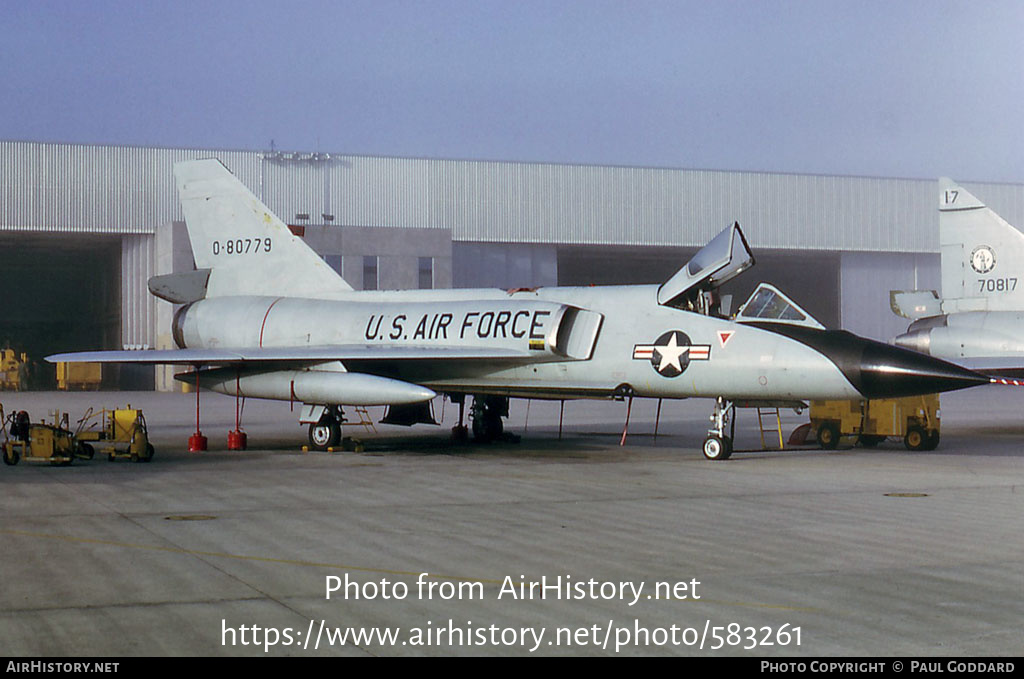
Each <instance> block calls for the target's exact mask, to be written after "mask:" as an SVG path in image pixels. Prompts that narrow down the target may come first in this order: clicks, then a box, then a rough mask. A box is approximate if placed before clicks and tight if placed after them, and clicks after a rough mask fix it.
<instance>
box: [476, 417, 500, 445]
mask: <svg viewBox="0 0 1024 679" xmlns="http://www.w3.org/2000/svg"><path fill="white" fill-rule="evenodd" d="M503 431H505V425H503V424H502V422H501V416H500V415H495V414H494V413H485V414H484V415H483V416H482V417H474V418H473V438H474V439H476V440H477V441H480V442H481V443H489V442H490V441H494V440H495V439H497V438H498V437H499V436H501V433H502V432H503Z"/></svg>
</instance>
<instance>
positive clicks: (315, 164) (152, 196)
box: [0, 141, 1024, 388]
mask: <svg viewBox="0 0 1024 679" xmlns="http://www.w3.org/2000/svg"><path fill="white" fill-rule="evenodd" d="M210 157H216V158H219V159H220V160H221V161H222V162H223V163H224V164H225V165H227V167H228V168H229V169H231V171H232V172H234V173H235V175H236V176H237V177H238V178H239V179H241V180H242V181H243V182H244V183H245V184H246V185H247V186H248V187H249V188H250V189H251V190H252V191H253V192H254V193H255V194H256V195H258V196H260V197H261V198H262V199H263V201H264V202H265V203H266V204H267V205H268V206H269V207H270V209H271V210H273V211H274V212H275V213H276V214H278V216H280V217H281V218H282V219H283V220H284V221H285V222H287V223H288V224H289V225H290V226H292V228H293V231H295V232H297V233H300V234H301V235H302V236H303V237H304V238H305V239H306V241H307V242H308V243H309V244H310V245H311V246H312V247H313V248H314V249H315V250H316V251H317V252H319V253H320V254H321V255H322V256H323V257H324V258H325V260H326V261H327V262H328V263H329V264H330V265H331V266H332V267H334V268H335V269H336V270H337V271H338V272H339V273H340V274H341V275H342V276H344V277H345V279H346V280H347V281H348V282H349V283H350V284H351V285H352V286H353V287H354V288H355V289H357V290H359V289H367V288H378V289H398V288H416V287H436V288H447V287H485V286H497V287H502V288H510V287H533V286H545V285H589V284H612V283H656V282H661V281H664V280H666V279H667V278H668V277H669V276H671V275H672V274H673V273H674V272H675V271H676V270H677V269H678V268H679V267H680V266H681V265H682V264H683V263H684V262H685V261H686V259H687V258H688V257H689V256H690V255H691V254H692V253H693V252H695V251H696V250H697V249H698V248H699V247H700V246H702V245H703V244H704V243H706V242H707V241H708V240H710V239H711V238H712V237H713V236H714V235H715V234H717V233H718V232H719V231H720V230H721V229H722V228H724V227H725V226H727V225H729V224H731V223H732V222H733V221H738V222H739V223H740V224H741V226H742V227H743V230H744V232H745V234H746V236H747V239H748V241H749V243H750V246H751V248H752V249H753V251H754V254H755V256H756V257H757V260H758V266H757V267H755V268H754V270H753V271H751V272H748V273H746V274H744V275H743V276H741V277H740V278H739V279H738V280H736V281H734V282H732V283H730V284H729V288H730V289H728V290H726V292H731V293H732V294H733V295H734V300H735V302H734V308H735V306H736V305H738V303H739V302H741V301H742V300H743V299H745V298H746V296H747V294H749V292H750V291H751V290H753V288H754V286H755V285H756V284H757V283H758V282H759V281H761V280H768V281H771V282H773V283H775V284H776V285H777V286H778V287H780V288H781V289H782V290H784V291H785V292H787V293H788V294H790V295H791V296H792V297H794V298H795V299H796V300H797V301H798V302H799V303H800V304H801V305H802V306H804V307H805V308H806V309H807V310H808V311H810V312H811V313H812V314H814V315H815V316H816V317H817V318H818V319H819V320H820V321H822V322H823V323H824V324H825V325H827V326H830V327H840V326H841V327H844V328H846V329H848V330H851V331H853V332H856V333H859V334H862V335H866V336H868V337H874V338H877V339H882V340H887V339H889V338H890V337H892V336H894V335H896V334H898V333H899V332H902V331H903V330H905V328H906V324H907V323H906V321H905V320H904V319H900V318H897V317H896V316H895V315H893V313H892V312H891V311H890V309H889V290H891V289H918V288H936V289H937V288H938V286H939V255H938V252H939V244H938V210H937V207H938V200H937V194H938V188H937V182H936V181H935V180H934V179H897V178H874V177H845V176H823V175H800V174H779V173H771V172H724V171H717V170H714V171H712V170H687V169H673V168H646V167H607V166H594V165H568V164H551V163H522V162H501V161H467V160H443V159H423V158H393V157H375V156H353V155H345V154H340V153H319V152H317V153H310V152H295V153H293V152H287V153H285V152H280V151H276V150H275V151H269V152H260V151H228V150H218V149H186V148H152V147H135V146H95V145H77V144H60V143H35V142H23V141H0V290H2V291H3V293H4V294H3V300H4V308H3V312H2V318H3V321H2V322H0V343H3V344H4V345H5V346H6V345H9V346H11V347H14V348H16V349H17V350H18V351H25V352H27V353H28V354H29V356H30V358H31V359H33V360H35V361H39V362H40V365H39V366H38V370H39V371H40V372H41V374H42V378H44V379H39V380H37V383H45V382H46V381H49V384H51V385H52V384H53V382H52V377H50V376H47V375H45V373H46V371H48V370H52V369H51V368H50V367H48V366H44V365H42V364H41V358H42V357H43V356H46V355H48V354H50V353H55V352H61V351H78V350H87V349H121V348H143V347H151V348H168V347H170V346H171V339H170V334H169V327H170V319H171V315H172V314H173V309H172V308H171V305H170V304H168V303H166V302H164V301H161V300H157V299H155V298H153V297H152V296H150V295H149V294H148V292H147V289H146V282H147V280H148V279H149V277H150V276H154V275H157V274H164V273H171V272H177V271H184V270H188V269H191V268H192V267H193V263H192V255H191V249H190V246H189V243H188V238H187V233H186V232H185V229H184V224H183V222H182V219H183V218H182V214H181V208H180V206H179V204H178V197H177V191H176V188H175V183H174V177H173V174H172V167H173V164H174V163H175V162H177V161H180V160H187V159H193V158H210ZM949 172H950V174H951V175H952V176H953V177H954V179H957V180H958V181H960V182H962V183H963V184H964V186H965V187H966V188H968V189H969V190H970V191H971V192H973V193H974V194H975V195H977V196H978V197H979V198H980V199H981V200H983V201H985V202H987V203H988V204H989V205H990V206H991V207H992V208H993V209H995V210H996V211H997V212H998V213H1000V214H1001V215H1002V216H1003V217H1004V218H1005V219H1006V220H1007V221H1009V222H1010V223H1011V224H1014V225H1024V185H1019V184H994V183H975V182H964V181H963V180H964V178H962V177H957V176H956V168H950V170H949ZM153 372H154V371H151V370H150V369H148V368H137V367H135V368H128V367H122V368H121V369H120V370H113V371H111V373H112V374H105V376H104V380H105V381H107V382H108V383H110V384H111V385H114V384H116V385H117V386H120V387H122V388H131V387H135V388H146V387H152V386H154V385H155V386H156V387H158V388H167V387H168V385H169V384H170V382H169V380H168V379H167V377H168V373H167V371H156V375H155V376H154V374H153ZM51 375H52V373H51Z"/></svg>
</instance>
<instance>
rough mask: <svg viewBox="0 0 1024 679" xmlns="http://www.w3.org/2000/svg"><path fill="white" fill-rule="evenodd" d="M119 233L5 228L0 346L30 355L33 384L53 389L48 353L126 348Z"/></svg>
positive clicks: (0, 246)
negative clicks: (80, 233)
mask: <svg viewBox="0 0 1024 679" xmlns="http://www.w3.org/2000/svg"><path fill="white" fill-rule="evenodd" d="M120 266H121V238H120V237H119V236H118V237H111V238H104V237H97V236H91V237H89V238H80V237H73V236H72V237H69V236H68V235H67V234H61V235H33V234H26V233H23V232H19V233H11V232H7V233H4V234H0V299H2V300H3V301H2V304H3V308H2V309H0V348H6V347H10V348H11V349H14V350H16V351H17V353H18V354H20V353H22V352H25V353H26V354H28V360H29V362H30V374H29V385H28V386H29V387H30V388H33V389H55V388H56V368H55V367H54V366H52V365H50V364H49V363H46V362H45V361H44V360H43V357H45V356H48V355H49V354H53V353H58V352H63V351H82V350H87V349H120V348H121V301H120Z"/></svg>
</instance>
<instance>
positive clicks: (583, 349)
mask: <svg viewBox="0 0 1024 679" xmlns="http://www.w3.org/2000/svg"><path fill="white" fill-rule="evenodd" d="M175 177H176V180H177V184H178V190H179V192H180V195H181V202H182V208H183V211H184V214H185V221H186V223H187V227H188V233H189V239H190V241H191V244H192V251H193V255H194V257H195V262H196V266H197V270H196V271H192V272H187V273H184V274H171V275H168V276H158V277H155V278H154V279H152V280H151V281H150V290H151V291H152V292H153V293H154V294H157V295H158V296H160V297H162V298H163V299H166V300H168V301H170V302H173V303H176V304H184V306H182V307H181V308H180V309H179V310H178V311H177V313H176V314H175V316H174V321H173V329H172V330H173V336H174V340H175V343H176V344H177V346H178V347H179V349H178V350H171V351H160V350H156V351H112V352H83V353H75V354H63V355H57V356H51V357H49V358H48V360H50V361H106V362H134V363H171V364H180V365H190V366H192V367H193V368H194V369H193V371H192V372H189V373H185V374H183V375H180V376H179V379H183V380H187V381H189V382H192V383H194V384H197V385H198V386H200V387H205V388H207V389H213V390H215V391H219V392H221V393H225V394H234V395H236V396H238V397H256V398H270V399H279V400H286V401H291V402H299V403H302V404H303V408H302V410H301V416H300V421H301V422H303V423H308V424H309V440H310V444H311V445H312V446H313V447H315V448H320V449H323V448H326V447H328V446H331V445H336V444H337V442H338V440H339V437H340V423H341V407H342V406H344V405H355V406H358V405H384V404H386V405H389V406H390V409H389V414H388V420H390V421H394V422H401V423H404V424H412V423H416V422H432V418H430V411H429V407H427V402H428V401H429V400H430V399H432V398H434V397H435V396H436V395H437V394H438V393H443V394H446V395H448V396H449V397H450V398H451V399H452V400H454V401H456V402H459V403H463V404H464V402H465V401H464V399H465V396H466V395H472V396H473V407H472V411H471V417H472V426H473V432H474V434H475V436H476V437H477V438H478V439H481V440H490V439H493V438H494V437H496V436H498V435H499V434H500V433H501V431H502V417H503V416H504V415H507V413H508V402H509V398H510V397H526V398H548V399H571V398H607V399H611V398H632V397H634V396H640V397H653V398H688V397H710V398H714V399H715V403H716V405H715V411H714V415H713V417H712V421H713V426H712V427H711V429H710V430H709V432H708V436H707V438H706V439H705V442H704V454H705V455H706V456H707V457H708V458H711V459H725V458H728V457H729V455H730V453H731V450H732V441H731V438H730V436H729V434H728V433H727V426H728V423H729V419H730V413H731V411H732V406H733V404H734V403H735V402H737V401H743V402H748V403H775V404H778V403H786V404H793V403H798V402H800V401H802V400H804V399H809V398H816V399H837V398H877V397H882V396H901V395H912V394H920V393H932V392H936V391H944V390H949V389H959V388H963V387H968V386H973V385H975V384H980V383H982V382H985V381H987V380H985V379H984V378H981V377H980V376H979V375H977V374H975V373H972V372H970V371H967V370H964V369H962V368H959V367H957V366H954V365H951V364H948V363H946V362H944V361H940V360H937V359H933V358H930V357H927V356H923V355H921V354H918V353H915V352H911V351H906V350H904V349H900V348H897V347H891V346H888V345H886V344H883V343H880V342H874V341H871V340H866V339H863V338H860V337H857V336H854V335H852V334H850V333H847V332H843V331H833V330H825V329H823V328H822V327H821V325H820V324H818V323H817V322H816V321H815V320H814V319H812V318H810V317H809V316H808V315H807V314H806V313H805V312H803V311H802V310H801V309H800V308H799V307H798V306H797V305H796V304H795V303H793V302H792V301H791V300H789V299H788V298H786V297H785V295H783V294H781V293H780V292H779V291H778V290H776V289H774V288H772V287H771V286H761V287H759V288H758V289H757V290H756V291H755V292H754V294H753V295H752V296H751V298H750V300H748V302H747V303H746V304H745V305H744V306H743V307H742V308H741V309H740V310H739V312H738V313H737V316H736V320H735V321H733V320H729V319H726V318H723V317H721V311H720V307H719V302H720V300H718V298H717V288H718V287H719V286H720V285H721V284H722V283H724V282H725V281H727V280H729V279H731V278H733V277H735V276H737V275H739V274H740V273H742V272H743V271H745V270H746V269H748V268H749V267H750V266H752V265H753V263H754V258H753V256H752V255H751V253H750V249H749V247H748V246H747V243H746V240H745V238H744V237H743V233H742V232H741V230H740V228H739V225H738V224H734V225H732V226H731V227H729V228H727V229H726V230H724V231H723V232H722V233H720V234H719V235H718V236H716V237H715V238H714V239H713V240H712V241H711V242H710V243H709V244H708V245H706V246H705V247H704V248H703V249H701V250H700V251H699V252H698V253H697V254H696V255H695V256H694V257H693V258H692V259H691V260H690V261H689V262H688V263H687V264H686V265H685V266H683V268H682V269H680V270H679V271H678V272H677V273H676V274H675V275H674V276H672V277H671V278H670V279H669V280H668V281H666V282H665V283H664V284H662V285H640V286H604V287H565V288H563V287H552V288H538V289H528V290H524V289H518V290H509V291H506V290H498V289H483V290H457V289H456V290H409V291H353V290H352V289H351V287H350V286H349V285H348V284H346V283H345V281H344V280H343V279H342V278H341V277H340V276H338V275H337V274H336V273H335V272H334V271H333V270H332V269H331V268H329V267H328V266H327V265H326V263H325V262H324V261H323V260H322V259H321V258H320V257H319V256H318V255H316V254H315V253H314V252H313V251H312V250H311V249H310V248H309V247H307V246H306V244H305V243H303V242H302V240H301V239H300V238H298V237H296V236H295V235H294V234H292V233H291V231H290V230H289V229H288V227H287V226H286V225H285V224H284V223H283V222H281V220H280V219H278V218H277V217H276V216H275V215H274V214H273V213H271V211H270V210H269V209H268V208H267V207H266V206H265V205H264V204H263V203H262V202H261V201H260V200H259V199H258V198H257V197H256V196H255V195H253V194H252V192H250V191H249V190H248V189H247V188H246V187H245V186H244V185H242V184H241V182H239V181H238V180H237V179H236V178H235V177H234V176H233V175H232V174H231V173H230V172H229V171H228V170H227V168H225V167H224V166H223V165H222V164H221V163H220V162H219V161H217V160H213V159H209V160H197V161H188V162H184V163H179V164H177V165H176V166H175ZM197 398H198V391H197ZM197 410H198V406H197ZM461 413H462V409H461V408H460V426H459V428H458V429H459V430H460V431H463V432H464V431H465V428H463V427H462V425H461ZM196 436H197V437H198V436H201V435H200V434H199V432H198V423H197V432H196ZM194 438H195V437H194Z"/></svg>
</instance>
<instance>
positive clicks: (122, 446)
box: [76, 405, 156, 462]
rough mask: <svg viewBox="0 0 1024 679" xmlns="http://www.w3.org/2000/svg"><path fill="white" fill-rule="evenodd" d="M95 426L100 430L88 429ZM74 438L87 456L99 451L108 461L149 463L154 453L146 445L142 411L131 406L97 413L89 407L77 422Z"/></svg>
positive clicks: (144, 419) (146, 430)
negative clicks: (122, 459) (121, 459)
mask: <svg viewBox="0 0 1024 679" xmlns="http://www.w3.org/2000/svg"><path fill="white" fill-rule="evenodd" d="M97 423H98V424H100V428H99V429H98V430H96V429H91V427H95V426H96V424H97ZM76 437H77V439H78V441H79V442H80V444H81V446H82V447H83V448H85V449H88V451H89V457H92V453H93V452H98V453H103V454H106V456H107V459H108V460H110V461H113V460H115V459H118V458H125V457H126V458H129V459H131V461H132V462H149V461H150V460H152V459H153V455H154V453H155V452H156V451H155V450H154V449H153V444H151V443H150V442H149V430H148V429H147V427H146V418H145V417H144V416H143V415H142V411H141V410H138V409H135V408H132V407H131V406H130V405H129V406H127V407H125V408H120V409H117V410H107V409H103V410H101V411H100V412H98V413H96V412H93V410H92V408H90V409H89V410H88V411H86V413H85V415H84V416H83V417H82V419H81V420H79V421H78V432H77V433H76ZM93 444H95V446H94V445H93Z"/></svg>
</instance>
